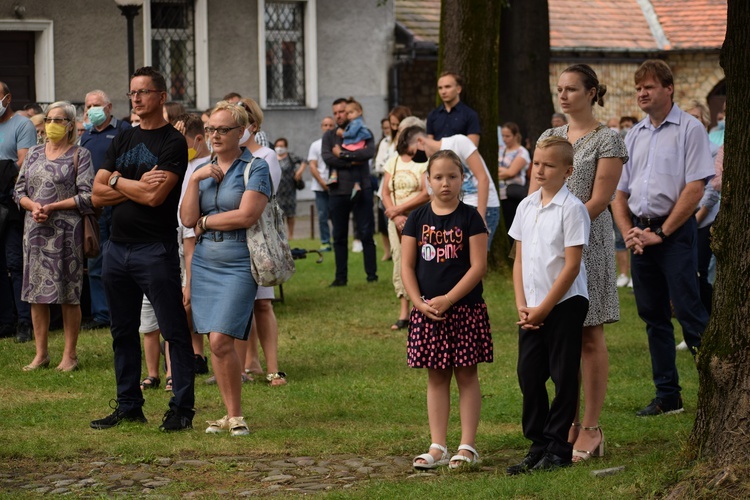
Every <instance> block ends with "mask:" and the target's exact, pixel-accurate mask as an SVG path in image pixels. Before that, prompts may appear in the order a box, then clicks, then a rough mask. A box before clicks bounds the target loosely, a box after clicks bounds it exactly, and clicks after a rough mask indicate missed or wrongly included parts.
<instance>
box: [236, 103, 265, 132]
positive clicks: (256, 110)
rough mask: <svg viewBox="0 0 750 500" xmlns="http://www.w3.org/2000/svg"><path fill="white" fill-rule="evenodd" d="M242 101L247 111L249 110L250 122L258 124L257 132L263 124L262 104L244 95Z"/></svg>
mask: <svg viewBox="0 0 750 500" xmlns="http://www.w3.org/2000/svg"><path fill="white" fill-rule="evenodd" d="M240 102H241V103H242V104H243V107H244V108H245V111H247V116H248V118H249V120H250V122H251V123H254V124H256V125H257V126H258V130H256V132H260V126H261V125H262V124H263V110H262V109H260V105H259V104H258V103H257V102H255V100H254V99H250V98H249V97H243V98H242V99H240Z"/></svg>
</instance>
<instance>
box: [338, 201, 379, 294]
mask: <svg viewBox="0 0 750 500" xmlns="http://www.w3.org/2000/svg"><path fill="white" fill-rule="evenodd" d="M328 210H329V213H330V215H331V223H332V224H333V252H334V256H335V257H336V279H337V280H339V281H343V282H346V281H347V278H348V265H349V214H350V213H354V222H355V225H356V227H357V233H358V236H359V239H360V240H362V252H363V257H364V264H365V273H366V274H367V277H368V278H369V279H370V280H373V279H377V277H378V266H377V262H376V261H375V240H373V238H372V234H373V231H374V229H375V216H374V214H373V209H372V189H366V188H365V186H362V194H361V196H360V197H359V199H358V200H356V201H352V199H351V197H350V196H349V195H348V194H347V195H344V196H342V195H331V196H330V197H329V199H328Z"/></svg>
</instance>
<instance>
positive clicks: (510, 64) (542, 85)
mask: <svg viewBox="0 0 750 500" xmlns="http://www.w3.org/2000/svg"><path fill="white" fill-rule="evenodd" d="M509 3H510V5H509V6H508V7H506V8H504V9H503V10H502V20H501V24H500V50H501V51H500V81H501V88H499V89H498V90H499V96H500V113H499V114H500V124H502V123H505V122H509V121H510V122H515V123H516V124H518V126H519V127H520V128H521V134H522V135H523V136H524V137H525V138H527V139H529V143H530V144H531V145H532V146H533V145H534V144H535V143H536V140H537V138H538V137H539V136H540V135H541V133H542V132H544V131H545V130H547V129H548V128H550V119H551V118H552V113H554V111H555V108H554V106H553V104H552V94H551V93H550V86H549V63H550V41H549V8H548V5H547V0H512V1H510V2H509Z"/></svg>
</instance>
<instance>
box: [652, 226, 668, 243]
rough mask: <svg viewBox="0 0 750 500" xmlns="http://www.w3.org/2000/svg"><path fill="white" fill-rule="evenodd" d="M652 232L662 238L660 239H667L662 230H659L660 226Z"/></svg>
mask: <svg viewBox="0 0 750 500" xmlns="http://www.w3.org/2000/svg"><path fill="white" fill-rule="evenodd" d="M654 234H655V235H656V236H658V237H659V238H661V239H662V241H667V235H666V234H664V231H662V230H661V226H659V227H657V228H656V229H655V230H654Z"/></svg>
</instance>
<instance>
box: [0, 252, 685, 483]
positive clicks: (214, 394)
mask: <svg viewBox="0 0 750 500" xmlns="http://www.w3.org/2000/svg"><path fill="white" fill-rule="evenodd" d="M294 246H304V247H310V248H316V247H317V244H316V242H313V241H311V240H295V241H294ZM361 255H362V254H350V262H349V286H347V287H342V288H328V287H327V285H328V283H330V281H332V279H333V267H334V266H333V254H326V255H325V262H324V263H323V264H316V263H315V259H313V258H308V259H305V260H300V261H297V265H298V270H297V273H296V275H295V276H294V277H293V278H292V280H291V281H290V282H289V283H287V284H286V285H285V286H284V296H285V301H284V303H280V304H276V306H275V310H276V315H277V317H278V320H279V344H280V345H279V359H280V368H281V369H282V370H284V371H286V372H287V373H288V377H289V385H288V386H286V387H284V388H270V387H267V386H266V385H265V384H262V383H256V384H251V385H245V386H244V388H243V407H244V412H245V415H246V418H247V420H248V422H249V424H250V426H251V429H252V431H253V434H252V435H251V437H249V438H247V439H229V438H226V439H222V438H219V439H216V436H206V435H205V434H203V432H202V430H203V421H204V420H207V419H215V418H219V417H221V416H222V415H223V414H224V413H225V412H224V409H223V405H222V402H221V398H220V396H219V392H218V390H217V388H216V387H215V386H207V385H205V384H204V383H203V377H201V378H199V379H198V381H197V383H196V411H197V414H196V418H195V427H196V429H195V431H194V432H187V433H181V434H177V435H174V434H172V435H166V434H162V433H160V432H159V431H158V430H157V427H158V423H160V420H161V415H162V414H163V412H164V411H165V409H166V407H167V402H168V399H169V394H168V393H165V392H164V391H163V390H157V391H148V392H147V393H146V395H145V397H146V406H145V407H144V412H145V414H146V416H147V417H148V419H149V421H150V423H149V425H146V426H141V425H123V426H121V427H119V428H116V429H112V430H108V431H94V430H91V429H89V426H88V423H89V421H90V420H91V419H93V418H99V417H102V416H104V415H106V414H108V413H109V412H110V410H109V407H108V401H109V400H110V399H111V398H113V397H114V395H115V382H114V371H113V363H112V351H111V339H110V336H109V332H108V331H105V330H99V331H94V332H82V334H81V336H80V339H79V345H78V353H79V358H80V362H81V370H79V371H77V372H73V373H71V374H60V373H57V372H56V371H54V370H40V371H36V372H32V373H24V372H22V371H21V367H22V366H23V365H25V364H27V363H28V362H29V361H31V359H32V357H33V353H34V347H33V345H32V343H28V344H23V345H18V344H14V343H13V341H12V339H3V340H1V341H0V364H1V365H2V366H3V367H4V375H3V383H2V385H1V386H0V470H1V469H5V468H8V467H11V465H12V464H13V463H14V461H16V460H19V459H20V460H22V461H31V462H47V461H49V462H61V461H77V460H81V461H90V460H95V459H102V458H105V457H115V458H114V460H117V461H119V462H123V463H141V462H149V461H152V460H154V459H155V458H157V457H172V458H180V459H185V458H201V459H208V460H210V459H212V458H217V457H232V456H245V457H247V456H250V457H261V456H263V457H269V456H313V457H324V456H326V455H328V454H357V455H361V456H365V457H371V458H377V457H383V456H388V455H399V456H405V457H412V456H414V455H416V454H419V453H422V452H424V451H426V449H427V446H428V445H429V443H430V440H429V431H428V425H427V417H426V406H425V388H426V373H425V372H424V371H423V370H413V369H410V368H408V367H407V366H406V353H405V351H406V349H405V333H404V331H403V330H402V331H401V332H396V333H394V332H391V331H390V329H389V326H390V325H391V323H393V321H394V320H395V319H396V318H397V313H398V304H397V300H396V298H395V296H394V293H393V288H392V286H391V284H390V273H391V268H392V267H391V263H390V262H389V263H381V262H379V261H378V265H379V275H380V281H379V282H377V283H374V284H368V283H366V282H365V273H364V270H363V267H362V256H361ZM484 289H485V293H484V298H485V300H486V302H487V304H488V306H489V311H490V321H491V324H492V330H493V338H494V344H495V362H494V363H492V364H488V365H482V366H481V367H480V371H479V374H480V379H481V383H482V392H483V398H484V403H483V407H482V419H481V423H480V427H479V433H478V437H477V448H478V450H479V452H480V454H481V455H482V457H483V459H484V465H485V466H489V467H492V468H494V472H491V471H481V472H466V473H459V474H449V473H445V474H439V475H438V476H437V477H436V478H431V479H429V480H423V479H419V478H417V479H415V478H411V479H409V478H408V476H409V475H410V474H411V471H410V470H403V471H394V473H393V476H392V477H390V478H389V479H387V480H372V481H368V482H363V483H360V484H358V485H357V486H355V487H354V488H353V489H349V490H339V491H335V492H333V493H330V494H329V495H330V496H332V497H334V498H337V497H344V496H346V497H349V496H358V497H376V498H389V497H396V496H409V497H438V496H440V497H451V496H454V497H458V498H469V497H478V498H497V497H520V498H524V497H526V498H531V497H544V498H619V497H630V498H635V497H643V496H650V495H653V494H656V493H658V492H660V491H661V490H663V488H665V487H666V486H668V485H670V484H672V483H674V482H676V481H677V480H678V479H679V478H680V477H681V475H682V474H683V471H682V469H683V468H684V467H685V464H684V461H683V458H682V456H681V454H680V450H681V447H682V445H683V443H684V441H685V440H686V439H687V436H688V433H689V431H690V429H691V427H692V423H693V420H694V417H695V408H696V399H697V373H696V370H695V367H694V365H693V362H692V358H691V356H690V355H689V354H687V353H685V352H679V353H678V354H677V359H678V367H679V371H680V375H681V377H682V380H681V382H682V387H683V398H684V400H685V407H686V412H685V413H683V414H680V415H675V416H668V417H657V418H651V419H639V418H636V417H635V416H634V412H635V410H637V409H640V408H641V407H643V406H644V405H645V404H646V403H648V402H649V401H650V400H651V398H652V397H653V385H652V383H651V368H650V358H649V354H648V345H647V341H646V334H645V327H644V325H643V323H642V322H641V321H640V320H639V319H638V317H637V314H636V311H635V305H634V299H633V295H632V293H631V292H630V290H629V289H625V290H621V291H620V297H621V304H622V318H623V319H622V320H621V321H620V322H619V323H616V324H614V325H610V326H607V327H606V335H607V342H608V346H609V353H610V362H611V373H610V384H609V392H608V395H607V400H606V403H605V408H604V411H603V414H602V418H601V424H602V426H603V428H604V432H605V435H606V439H607V456H606V457H605V458H603V459H599V460H592V461H591V462H590V464H587V465H585V466H579V467H574V468H570V469H567V470H565V471H561V472H558V473H554V474H542V475H534V476H525V477H514V478H509V477H506V476H505V475H504V469H505V467H506V466H507V465H508V464H510V463H513V461H515V460H517V459H519V458H521V457H522V456H523V455H524V454H525V451H526V449H527V447H528V443H527V442H526V441H525V439H524V438H523V436H522V434H521V429H520V419H521V395H520V391H519V389H518V383H517V379H516V372H515V369H516V355H517V339H516V337H517V333H516V329H515V325H514V322H515V307H514V303H515V302H514V299H513V290H512V285H511V283H510V281H509V280H508V279H507V277H504V276H501V275H490V276H488V277H487V278H486V280H485V282H484ZM677 332H678V336H679V332H680V330H679V327H678V328H677ZM61 351H62V334H61V332H53V333H52V335H51V339H50V353H51V356H52V366H55V365H56V363H57V362H59V359H60V354H61ZM144 366H145V365H144ZM452 402H453V411H452V417H451V422H450V427H449V438H448V442H449V446H450V448H451V449H455V447H456V446H457V445H458V444H459V443H458V439H459V436H460V432H459V421H458V411H457V403H458V397H457V391H456V390H454V394H453V401H452ZM620 465H624V466H625V467H626V469H625V471H624V472H622V473H620V474H617V475H614V476H609V477H604V478H598V479H593V478H591V477H590V476H589V473H590V472H591V470H593V469H602V468H606V467H615V466H620ZM231 475H232V467H226V466H222V465H219V464H217V465H216V466H215V467H213V468H212V469H211V470H209V471H206V473H205V474H201V473H196V474H194V476H195V477H192V478H190V479H188V478H186V479H185V481H186V483H182V484H180V483H179V482H178V483H177V484H175V485H172V486H170V488H171V489H169V490H167V491H171V492H172V493H173V494H178V493H179V492H181V491H190V490H191V489H192V490H194V489H195V487H196V485H198V484H204V485H205V488H207V489H208V490H212V489H218V488H216V487H215V485H217V484H220V483H221V482H222V481H227V482H225V483H223V484H222V486H226V484H231V480H230V478H231ZM188 481H189V482H190V486H188V485H187V482H188ZM238 491H241V490H238Z"/></svg>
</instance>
